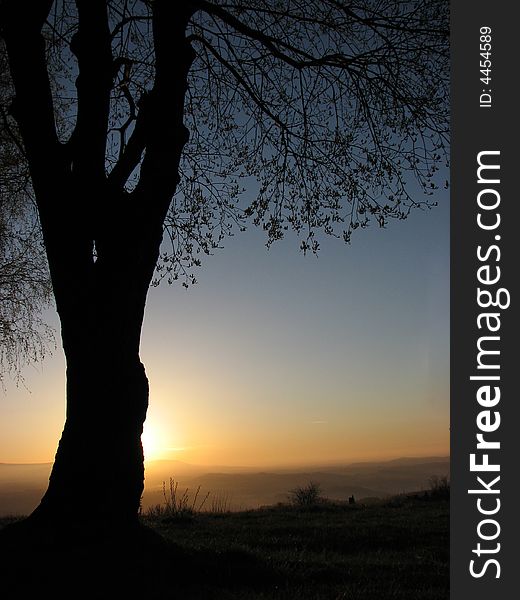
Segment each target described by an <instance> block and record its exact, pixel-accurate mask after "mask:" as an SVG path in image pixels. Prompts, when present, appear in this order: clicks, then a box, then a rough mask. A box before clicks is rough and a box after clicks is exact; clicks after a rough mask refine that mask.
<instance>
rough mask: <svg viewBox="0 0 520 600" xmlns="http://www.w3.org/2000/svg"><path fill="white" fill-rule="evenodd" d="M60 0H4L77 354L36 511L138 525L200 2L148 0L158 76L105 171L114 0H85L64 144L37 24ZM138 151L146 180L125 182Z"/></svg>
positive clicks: (50, 246)
mask: <svg viewBox="0 0 520 600" xmlns="http://www.w3.org/2000/svg"><path fill="white" fill-rule="evenodd" d="M36 4H38V3H36ZM36 4H35V6H36ZM51 5H52V2H50V1H49V0H46V1H45V2H42V6H41V10H36V8H35V6H32V8H31V11H30V12H29V16H30V17H31V18H30V19H29V18H27V19H26V18H25V17H26V15H25V10H24V5H23V4H20V3H18V2H16V0H10V1H8V2H5V10H4V13H5V14H4V17H5V20H6V23H7V25H6V26H4V27H3V29H2V34H3V36H4V37H5V40H6V44H7V49H8V54H9V61H10V62H9V64H10V70H11V74H12V77H13V81H14V86H15V90H16V102H15V103H13V114H14V115H15V118H16V119H17V121H18V125H19V128H20V132H21V135H22V139H23V142H24V146H25V149H26V152H27V156H28V163H29V167H30V172H31V178H32V182H33V187H34V191H35V196H36V201H37V204H38V210H39V216H40V222H41V226H42V232H43V237H44V241H45V247H46V252H47V257H48V261H49V268H50V272H51V278H52V284H53V290H54V296H55V299H56V307H57V310H58V314H59V316H60V320H61V333H62V340H63V348H64V351H65V357H66V360H67V416H66V423H65V428H64V431H63V435H62V438H61V440H60V443H59V447H58V451H57V454H56V459H55V464H54V467H53V470H52V473H51V477H50V481H49V487H48V490H47V492H46V494H45V496H44V497H43V499H42V501H41V504H40V505H39V507H38V508H37V509H36V510H35V511H34V513H33V515H32V518H31V519H30V521H31V522H32V523H34V522H40V523H41V522H43V523H49V524H50V525H51V527H54V526H55V525H56V526H58V527H61V526H62V525H63V526H64V527H65V529H70V528H71V527H72V526H73V524H74V523H76V524H77V525H78V527H81V528H83V529H85V528H88V527H90V526H91V525H92V524H96V525H103V524H106V525H107V526H109V527H110V528H114V526H115V525H116V524H117V523H119V524H121V525H122V526H127V525H130V524H132V523H133V524H135V523H137V515H138V509H139V504H140V498H141V494H142V491H143V487H144V463H143V450H142V445H141V439H140V436H141V433H142V429H143V423H144V420H145V418H146V410H147V407H148V380H147V378H146V375H145V371H144V367H143V365H142V364H141V362H140V359H139V342H140V335H141V326H142V321H143V316H144V308H145V302H146V295H147V291H148V287H149V284H150V281H151V278H152V276H153V272H154V268H155V265H156V263H157V258H158V255H159V249H160V244H161V240H162V228H163V223H164V219H165V217H166V213H167V211H168V207H169V205H170V202H171V198H172V197H173V195H174V193H175V190H176V187H177V184H178V182H179V161H180V157H181V153H182V151H183V147H184V145H185V143H186V141H187V140H188V131H187V129H186V128H185V126H184V124H183V114H184V100H185V94H186V90H187V77H188V72H189V69H190V67H191V64H192V62H193V60H194V58H195V53H194V51H193V49H192V47H191V45H190V43H189V41H188V40H187V39H186V37H185V33H186V28H187V25H188V22H189V19H190V18H191V15H192V14H193V12H194V10H195V9H194V8H193V7H191V6H190V5H189V3H187V4H183V3H173V2H170V1H169V0H157V1H156V2H154V3H153V4H152V29H153V41H154V49H155V78H154V85H153V88H152V89H151V90H150V92H149V93H147V94H145V95H143V98H142V102H141V107H140V110H139V114H138V116H137V121H136V124H135V129H134V132H133V134H132V137H133V139H134V146H132V151H128V152H123V153H122V155H121V156H120V158H119V161H118V163H117V165H116V167H114V168H113V169H112V171H111V173H110V174H108V175H107V174H106V173H105V166H106V165H105V162H106V157H105V145H106V136H107V131H108V117H109V108H110V90H111V87H112V85H113V81H112V77H113V76H114V73H113V63H112V54H111V45H110V28H109V23H108V16H107V10H106V4H105V3H102V2H101V3H99V2H86V1H84V2H81V3H80V2H78V15H79V28H78V32H77V33H76V34H75V35H74V36H73V39H72V41H71V49H72V51H73V52H74V54H76V56H77V59H78V66H79V72H80V77H79V78H78V80H77V82H76V85H77V90H78V116H77V122H76V127H75V129H74V132H73V133H72V135H71V137H70V139H69V141H68V142H67V144H62V143H60V142H59V140H58V136H57V133H56V129H55V123H54V113H53V102H52V94H51V90H50V85H49V79H48V73H47V68H46V55H45V42H44V39H43V37H42V35H41V29H42V26H43V23H44V21H45V18H46V15H47V14H48V12H49V11H50V8H51ZM38 6H40V5H39V4H38ZM130 145H131V144H130V143H129V146H130ZM136 149H137V150H136ZM127 150H128V148H127ZM141 157H142V160H141ZM139 162H140V168H139V182H138V184H137V185H136V187H135V189H134V190H133V191H132V192H131V193H127V192H126V191H125V182H126V180H127V178H128V177H129V176H130V174H131V173H132V172H133V170H134V169H135V168H136V167H137V166H138V164H139Z"/></svg>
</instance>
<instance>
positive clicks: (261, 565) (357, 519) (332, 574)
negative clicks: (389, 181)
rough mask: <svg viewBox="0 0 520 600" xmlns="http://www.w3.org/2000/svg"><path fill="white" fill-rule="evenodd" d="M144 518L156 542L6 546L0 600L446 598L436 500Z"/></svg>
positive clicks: (440, 506)
mask: <svg viewBox="0 0 520 600" xmlns="http://www.w3.org/2000/svg"><path fill="white" fill-rule="evenodd" d="M144 520H145V522H146V524H147V525H148V526H149V527H150V528H151V529H152V530H153V531H154V532H156V533H159V534H160V535H161V536H162V537H163V539H164V540H165V541H164V542H162V543H155V544H150V543H146V544H140V545H138V546H136V545H131V544H127V543H121V540H118V539H115V540H112V542H109V543H105V544H104V545H103V546H100V545H99V544H96V543H95V541H94V542H92V543H91V544H90V545H85V544H81V545H80V544H78V545H74V544H72V545H70V547H68V548H66V549H62V550H53V551H45V552H42V549H41V548H39V549H38V548H28V547H26V548H21V549H20V550H19V551H17V552H13V551H12V550H11V551H9V552H8V553H5V554H4V556H3V557H2V562H1V563H0V564H1V565H3V567H4V573H2V578H1V582H2V583H1V585H2V589H0V593H1V592H2V591H3V590H6V591H7V590H8V589H9V585H11V586H13V591H11V592H8V593H7V594H6V595H5V596H4V597H5V598H11V597H12V598H15V597H16V598H24V597H31V598H32V597H35V596H34V593H35V592H37V593H38V597H45V596H46V593H51V594H52V595H51V596H49V597H53V598H56V597H68V598H83V597H88V598H90V599H96V598H99V599H102V598H103V599H104V598H107V599H108V598H114V599H116V600H117V599H118V598H144V599H146V600H147V599H158V600H159V599H160V600H168V599H170V598H180V599H183V600H196V599H201V600H202V599H204V600H211V599H215V600H218V599H222V600H228V599H229V600H232V599H233V600H261V599H262V600H264V599H265V600H267V599H273V600H274V599H277V600H282V599H283V600H295V599H298V600H329V599H330V600H350V599H352V600H386V599H388V600H391V599H392V600H397V599H399V600H417V599H421V600H441V599H447V598H448V597H449V554H448V552H449V501H448V500H447V499H446V498H442V497H441V498H435V497H433V498H432V497H429V498H428V499H424V498H422V497H421V498H414V497H399V498H397V499H394V500H393V501H391V502H387V503H377V504H374V505H369V506H360V505H358V504H355V505H349V504H332V503H331V504H327V503H324V504H320V505H317V506H310V507H308V508H304V507H294V506H274V507H268V508H264V509H258V510H252V511H245V512H240V513H220V514H219V513H215V514H210V513H196V514H193V515H189V514H188V515H185V516H183V517H175V516H165V515H164V514H162V515H159V516H158V515H155V516H150V517H147V518H145V519H144ZM116 537H117V536H116ZM153 540H155V538H153ZM65 580H67V581H70V583H65ZM9 593H10V594H13V593H15V595H9Z"/></svg>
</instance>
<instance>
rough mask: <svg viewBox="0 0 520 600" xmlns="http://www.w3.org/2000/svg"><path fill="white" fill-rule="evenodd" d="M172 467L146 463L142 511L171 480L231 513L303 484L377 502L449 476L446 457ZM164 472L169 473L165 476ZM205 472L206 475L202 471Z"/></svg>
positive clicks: (282, 495) (337, 496)
mask: <svg viewBox="0 0 520 600" xmlns="http://www.w3.org/2000/svg"><path fill="white" fill-rule="evenodd" d="M174 467H175V464H172V463H168V462H167V461H165V462H162V463H161V464H160V465H157V464H156V463H151V464H150V465H149V467H148V475H147V486H146V489H145V494H144V496H143V506H144V507H145V508H146V507H147V506H150V505H153V504H157V503H161V502H163V500H164V499H163V492H162V483H163V481H165V482H166V483H168V482H169V478H170V477H174V478H175V479H176V481H178V483H179V489H182V490H184V489H186V488H189V489H190V490H192V491H195V490H196V489H197V488H198V487H199V486H200V487H201V493H202V494H206V493H207V492H211V495H212V496H216V497H219V496H220V497H225V498H226V499H227V501H228V503H230V504H231V505H232V507H234V508H235V509H241V508H256V507H258V506H262V505H268V504H276V503H277V502H285V501H287V496H288V492H289V491H290V490H291V489H293V488H295V487H296V486H300V485H305V484H307V483H308V482H309V481H316V482H318V483H320V485H321V488H322V491H323V494H324V495H325V496H327V497H329V498H331V499H337V500H346V499H347V498H348V497H349V496H352V495H354V497H355V498H357V499H358V500H359V499H362V498H363V497H379V498H383V497H385V496H389V495H393V494H400V493H405V492H412V491H417V490H422V489H427V488H428V486H429V480H430V478H431V477H433V476H435V475H437V476H443V475H449V473H450V461H449V458H448V457H427V458H402V459H397V460H391V461H386V462H383V461H380V462H367V463H353V464H347V465H345V466H338V465H335V466H324V467H319V468H317V467H310V468H309V467H307V468H304V467H300V468H297V469H293V470H291V469H269V470H266V469H263V470H251V469H250V470H249V471H248V470H247V468H240V469H238V468H237V469H229V468H226V467H224V468H218V470H217V468H215V467H212V468H206V469H205V471H206V472H205V473H202V472H200V469H199V472H197V473H194V474H193V475H192V476H191V477H190V476H189V472H176V471H175V470H174ZM168 469H171V470H169V471H168ZM208 471H210V472H208Z"/></svg>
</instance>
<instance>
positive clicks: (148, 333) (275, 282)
mask: <svg viewBox="0 0 520 600" xmlns="http://www.w3.org/2000/svg"><path fill="white" fill-rule="evenodd" d="M436 200H438V202H439V206H437V207H435V208H433V209H432V210H429V211H415V212H413V213H412V214H411V215H410V216H409V218H408V219H407V220H406V221H395V222H390V224H389V225H388V227H387V228H386V229H380V228H379V227H378V226H377V225H375V224H373V225H371V226H370V227H369V228H368V229H367V230H363V231H358V232H355V235H354V236H353V240H352V244H351V245H346V244H345V243H344V242H342V241H341V240H336V239H328V240H321V251H320V254H319V256H318V257H315V256H313V255H307V256H304V255H303V254H302V253H301V252H300V251H299V249H298V245H299V244H298V241H297V240H296V238H295V237H294V236H291V235H288V236H287V238H286V239H285V240H283V241H281V242H277V243H275V244H274V245H273V246H272V247H271V248H270V249H269V250H268V249H267V248H266V247H265V241H266V240H265V236H264V234H263V232H262V231H259V230H257V229H256V228H254V226H252V225H251V226H250V228H249V229H248V231H246V232H244V233H237V234H236V235H235V236H234V237H231V238H228V239H227V240H225V248H224V249H223V250H217V251H216V253H215V254H214V255H213V256H210V257H207V258H206V259H205V260H204V261H203V265H202V267H201V268H200V269H198V272H197V273H196V276H197V279H198V284H197V285H195V286H192V287H190V288H189V289H188V290H185V289H184V288H183V287H182V286H180V285H178V286H176V285H174V286H168V285H167V284H166V283H163V284H161V285H160V286H159V287H158V288H152V289H150V293H149V298H148V302H147V308H146V315H145V322H144V327H143V337H142V345H141V357H142V360H143V362H144V364H145V366H146V370H147V374H148V377H149V379H150V408H149V411H148V419H147V422H146V424H145V433H144V437H143V444H144V448H145V454H146V458H147V459H148V460H151V459H174V460H182V461H185V462H188V463H193V464H197V465H213V466H214V465H226V466H251V467H268V466H293V465H294V466H295V465H313V464H315V465H318V464H329V463H341V462H345V463H346V462H352V461H358V460H373V459H392V458H398V457H401V456H441V455H442V456H445V455H448V454H449V194H448V192H447V191H439V192H438V194H437V196H436ZM48 317H49V321H50V322H51V323H53V324H54V325H55V326H56V327H57V320H56V315H55V314H54V313H53V312H52V311H49V313H48ZM23 376H24V378H25V383H24V385H19V386H18V387H17V386H16V385H15V384H14V383H8V384H7V388H6V390H4V391H0V462H10V463H33V462H49V461H52V460H53V457H54V454H55V451H56V448H57V443H58V440H59V436H60V434H61V430H62V427H63V422H64V416H65V366H64V358H63V352H62V350H61V346H60V345H59V343H58V348H57V349H56V351H55V352H54V353H53V355H52V357H49V358H47V359H45V360H44V362H43V363H41V364H37V365H30V366H28V367H27V368H26V369H25V370H24V371H23Z"/></svg>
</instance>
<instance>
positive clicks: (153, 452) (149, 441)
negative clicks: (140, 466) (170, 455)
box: [141, 423, 163, 460]
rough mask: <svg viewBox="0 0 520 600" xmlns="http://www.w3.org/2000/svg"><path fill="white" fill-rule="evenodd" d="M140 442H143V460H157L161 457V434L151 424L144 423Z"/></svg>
mask: <svg viewBox="0 0 520 600" xmlns="http://www.w3.org/2000/svg"><path fill="white" fill-rule="evenodd" d="M141 443H142V444H143V452H144V459H145V460H157V459H159V458H161V456H162V450H163V448H162V446H163V445H162V443H161V436H160V434H159V432H158V431H157V429H156V428H155V427H154V426H153V425H151V424H147V423H145V424H144V428H143V433H142V434H141Z"/></svg>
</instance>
